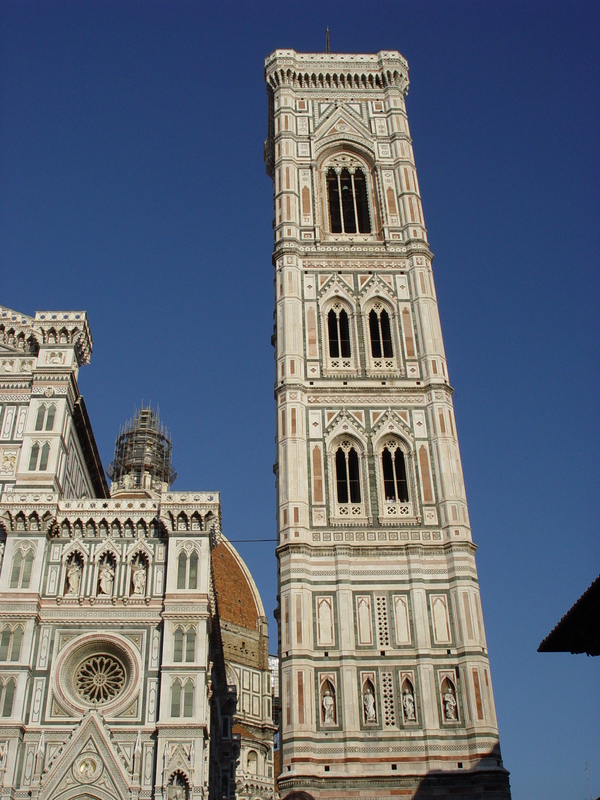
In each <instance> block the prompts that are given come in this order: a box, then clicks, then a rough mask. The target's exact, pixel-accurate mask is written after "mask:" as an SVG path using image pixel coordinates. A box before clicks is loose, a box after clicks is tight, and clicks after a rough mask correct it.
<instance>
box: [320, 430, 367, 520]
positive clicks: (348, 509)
mask: <svg viewBox="0 0 600 800" xmlns="http://www.w3.org/2000/svg"><path fill="white" fill-rule="evenodd" d="M329 458H330V475H332V476H333V481H332V484H333V485H332V486H331V495H332V499H333V503H332V505H333V508H332V515H333V519H334V521H338V522H343V521H350V520H352V519H364V518H365V507H366V497H365V494H366V493H365V478H364V475H363V469H364V467H363V459H362V448H361V447H360V445H359V444H358V442H355V441H354V440H353V439H350V438H344V439H342V440H340V441H338V442H337V443H336V444H335V446H334V447H333V449H332V450H331V451H330V454H329Z"/></svg>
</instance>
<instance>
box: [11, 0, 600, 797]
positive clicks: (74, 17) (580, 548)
mask: <svg viewBox="0 0 600 800" xmlns="http://www.w3.org/2000/svg"><path fill="white" fill-rule="evenodd" d="M327 25H329V27H330V30H331V46H332V50H334V51H338V52H376V51H377V50H381V49H397V50H400V52H401V53H402V54H403V55H404V56H405V57H406V58H407V59H408V62H409V65H410V77H411V88H410V92H409V95H408V101H407V107H408V114H409V123H410V125H411V133H412V136H413V140H414V150H415V155H416V160H417V169H418V174H419V179H420V185H421V191H422V196H423V206H424V211H425V220H426V223H427V227H428V232H429V238H430V242H431V247H432V250H433V252H434V253H435V261H434V274H435V279H436V285H437V292H438V299H439V302H440V312H441V317H442V325H443V330H444V336H445V343H446V350H447V356H448V361H449V368H450V378H451V382H452V384H453V386H454V388H455V407H456V418H457V423H458V433H459V437H460V442H461V451H462V457H463V465H464V470H465V479H466V486H467V494H468V498H469V504H470V512H471V522H472V526H473V536H474V539H475V541H476V542H477V544H478V546H479V550H478V567H479V575H480V582H481V588H482V599H483V606H484V616H485V621H486V629H487V636H488V644H489V649H490V658H491V664H492V674H493V677H494V688H495V693H496V704H497V711H498V717H499V725H500V734H501V743H502V749H503V755H504V760H505V764H506V766H507V768H508V769H509V770H510V771H511V781H512V786H513V797H514V798H515V800H525V799H526V798H527V799H528V798H536V797H544V798H545V800H559V799H560V800H565V799H566V798H572V799H573V800H583V799H584V798H586V797H589V791H588V783H587V778H586V774H585V772H584V767H585V764H586V762H589V763H590V770H589V776H590V781H591V785H592V792H593V793H594V796H597V795H598V794H600V763H599V757H598V753H599V752H600V735H599V730H598V694H599V693H598V674H599V673H598V668H599V660H598V659H595V660H594V659H590V658H587V657H585V656H570V655H567V654H564V655H563V654H555V655H550V654H547V655H541V654H538V653H536V649H537V646H538V644H539V642H540V641H541V639H542V638H544V637H545V636H546V634H547V633H548V632H549V631H550V630H551V629H552V628H553V627H554V625H555V624H556V622H557V621H558V620H559V618H560V617H561V616H562V615H563V614H564V613H565V612H566V611H567V609H568V608H569V607H570V606H571V604H572V603H573V602H574V601H575V600H576V599H577V598H578V597H579V596H580V595H581V594H582V592H583V591H584V589H585V588H587V586H588V585H589V584H590V583H591V582H592V580H593V579H594V578H595V577H596V576H597V575H598V573H599V572H600V547H599V537H598V520H597V518H598V514H597V509H596V502H597V499H598V473H599V463H598V462H599V459H598V432H599V431H598V427H599V425H598V390H599V381H598V363H599V359H598V356H599V354H598V333H597V332H598V311H597V308H598V277H597V274H598V260H599V259H598V252H599V251H600V247H599V245H600V242H599V235H598V217H599V209H600V196H599V195H600V190H599V187H600V181H599V171H600V168H599V164H600V158H599V155H600V153H599V149H600V145H599V143H600V112H599V104H598V99H599V94H600V92H599V90H600V47H599V46H598V42H599V41H600V5H599V4H598V3H594V2H587V3H584V2H577V0H574V1H573V0H572V2H568V3H566V2H561V3H557V2H552V0H548V1H547V2H537V3H534V2H527V0H521V2H518V3H516V2H512V1H511V0H509V1H508V2H502V3H500V2H489V1H488V2H450V1H449V0H446V1H444V2H442V0H439V1H438V2H431V0H419V2H415V1H411V0H406V1H405V2H402V3H400V2H398V3H392V2H376V1H375V2H371V3H369V4H367V3H355V2H351V0H346V2H328V1H327V0H325V1H324V2H320V3H313V2H305V3H302V4H300V3H288V4H282V3H280V2H278V3H275V2H262V3H260V2H259V3H239V4H236V3H232V2H222V3H213V2H204V3H199V2H197V1H195V2H191V1H190V2H183V1H179V2H178V1H177V0H174V1H173V2H153V1H152V0H144V2H141V1H140V2H133V1H130V0H116V1H115V2H108V0H103V1H102V2H101V1H100V0H98V1H96V2H92V0H88V1H87V2H80V1H77V2H75V1H73V2H62V1H61V0H54V2H29V0H12V1H11V2H7V1H6V0H2V1H1V2H0V253H1V271H0V275H1V279H0V281H1V282H0V288H1V292H0V303H2V304H3V305H7V306H9V307H11V308H14V309H17V310H19V311H22V312H25V313H28V314H32V313H34V312H35V311H36V310H62V309H65V310H70V309H85V310H87V311H88V314H89V318H90V324H91V328H92V334H93V337H94V341H95V346H94V354H93V358H92V364H91V365H90V366H89V367H86V368H85V369H83V370H82V371H81V375H80V387H81V390H82V392H83V394H84V396H85V399H86V403H87V405H88V409H89V412H90V416H91V419H92V423H93V425H94V430H95V433H96V438H97V441H98V446H99V448H100V452H101V455H102V458H103V460H104V463H105V464H107V463H108V462H109V461H110V460H111V459H112V454H113V446H114V440H115V437H116V435H117V433H118V429H119V426H120V425H121V424H122V423H123V422H124V421H125V420H126V419H127V418H129V417H130V416H131V414H132V412H133V410H134V407H135V406H139V404H140V402H141V401H142V399H143V400H144V401H152V402H153V403H154V404H159V405H160V411H161V416H162V418H163V420H164V422H165V423H166V424H167V426H168V427H169V429H170V430H171V432H172V435H173V440H174V465H175V467H176V469H177V470H178V472H179V478H178V480H177V482H176V484H175V487H174V488H179V489H190V488H198V489H205V490H220V491H221V492H222V502H223V522H224V531H225V533H226V534H227V535H228V536H229V537H230V538H231V539H233V540H237V539H241V540H247V539H258V538H272V537H274V534H275V493H274V479H273V475H272V465H273V461H274V458H275V451H274V407H273V394H272V387H273V361H272V349H271V346H270V344H269V339H270V334H271V328H272V305H273V297H272V267H271V249H272V231H271V220H272V195H271V185H270V181H269V179H268V178H267V176H266V175H265V171H264V165H263V161H262V145H263V140H264V138H265V136H266V131H267V102H266V91H265V88H264V84H263V74H262V73H263V59H264V58H265V57H266V56H267V55H268V54H269V53H270V52H271V51H272V50H274V49H276V48H278V47H292V48H295V49H296V50H299V51H307V52H315V51H321V50H323V49H324V45H325V28H326V26H327ZM594 498H595V499H594ZM237 546H238V547H239V550H240V552H241V553H242V555H243V556H244V558H245V559H246V561H247V563H248V565H249V567H250V569H251V570H252V572H253V574H254V575H255V577H256V580H257V583H258V585H259V589H260V591H261V593H262V596H263V599H264V604H265V609H266V613H267V615H268V617H269V620H270V623H271V629H272V631H273V638H274V639H275V636H274V621H273V616H272V611H273V608H274V607H275V591H276V581H275V558H274V554H273V546H272V545H271V544H269V543H264V544H258V543H245V544H244V543H243V542H242V543H239V544H238V545H237Z"/></svg>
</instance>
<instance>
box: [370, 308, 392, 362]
mask: <svg viewBox="0 0 600 800" xmlns="http://www.w3.org/2000/svg"><path fill="white" fill-rule="evenodd" d="M369 334H370V337H371V355H372V356H373V358H393V357H394V348H393V346H392V330H391V326H390V316H389V314H388V312H387V311H386V310H385V308H382V307H381V305H380V304H378V307H377V308H376V309H375V308H374V309H372V310H371V311H370V312H369Z"/></svg>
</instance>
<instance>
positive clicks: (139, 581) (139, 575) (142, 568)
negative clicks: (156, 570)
mask: <svg viewBox="0 0 600 800" xmlns="http://www.w3.org/2000/svg"><path fill="white" fill-rule="evenodd" d="M132 569H133V594H134V595H136V596H138V597H144V595H145V594H146V564H145V563H144V560H143V559H142V558H141V556H140V557H138V559H137V560H136V561H134V562H133V564H132Z"/></svg>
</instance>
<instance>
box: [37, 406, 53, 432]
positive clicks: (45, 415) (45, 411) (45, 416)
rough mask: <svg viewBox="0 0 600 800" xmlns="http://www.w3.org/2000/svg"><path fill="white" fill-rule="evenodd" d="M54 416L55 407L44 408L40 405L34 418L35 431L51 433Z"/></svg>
mask: <svg viewBox="0 0 600 800" xmlns="http://www.w3.org/2000/svg"><path fill="white" fill-rule="evenodd" d="M55 415H56V406H55V405H53V404H52V405H49V406H46V405H44V404H43V403H42V405H40V407H39V408H38V412H37V416H36V418H35V430H36V431H43V430H46V431H51V430H52V428H53V427H54V417H55Z"/></svg>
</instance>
